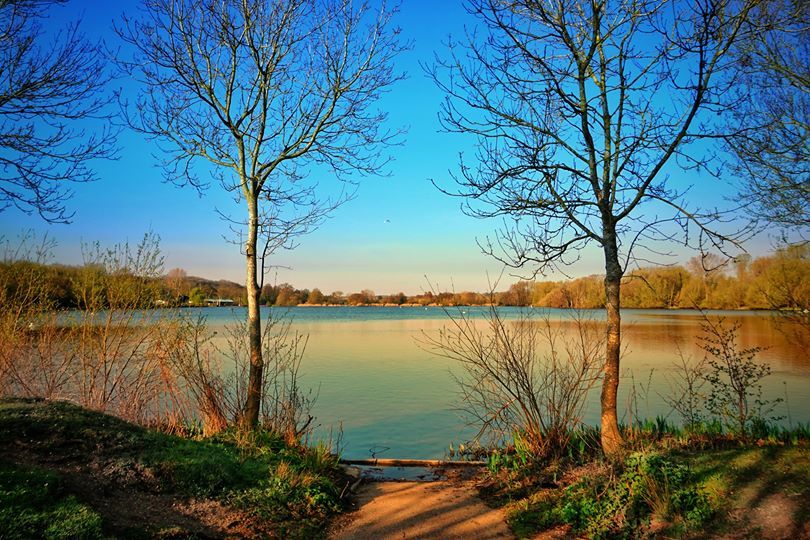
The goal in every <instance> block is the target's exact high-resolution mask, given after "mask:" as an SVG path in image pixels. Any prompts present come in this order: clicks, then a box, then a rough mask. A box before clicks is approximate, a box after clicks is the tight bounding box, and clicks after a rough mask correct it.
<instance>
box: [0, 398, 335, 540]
mask: <svg viewBox="0 0 810 540" xmlns="http://www.w3.org/2000/svg"><path fill="white" fill-rule="evenodd" d="M342 483H343V479H342V477H341V473H340V470H339V468H338V465H337V460H336V458H335V457H334V456H332V455H330V453H329V452H328V450H327V449H325V448H323V447H320V448H316V449H308V448H304V447H293V446H288V445H286V444H285V443H284V442H283V441H282V440H281V439H280V438H277V437H273V436H272V435H269V434H267V433H256V434H249V435H248V434H245V433H240V432H238V431H226V432H224V433H222V434H219V435H217V436H216V437H212V438H207V439H202V438H181V437H177V436H173V435H167V434H165V433H161V432H158V431H154V430H149V429H144V428H142V427H138V426H135V425H133V424H130V423H127V422H124V421H122V420H119V419H117V418H115V417H112V416H108V415H104V414H100V413H97V412H93V411H89V410H86V409H82V408H80V407H77V406H75V405H71V404H68V403H63V402H45V401H40V400H19V399H14V400H2V401H0V538H35V537H44V538H100V537H117V538H142V537H162V538H189V537H190V538H195V537H196V538H217V537H227V536H231V537H232V536H238V537H267V536H269V537H279V536H280V537H300V538H303V537H306V538H310V537H317V536H318V535H320V534H322V532H323V530H324V528H325V525H326V524H327V522H328V521H329V518H330V517H331V516H332V515H333V514H334V513H336V512H338V511H339V510H340V506H341V503H340V493H341V490H342V487H343V485H342Z"/></svg>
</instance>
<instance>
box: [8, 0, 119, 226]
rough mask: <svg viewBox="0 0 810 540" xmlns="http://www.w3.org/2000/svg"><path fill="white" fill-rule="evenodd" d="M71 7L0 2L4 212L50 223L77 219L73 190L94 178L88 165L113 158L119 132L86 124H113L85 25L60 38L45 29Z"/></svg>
mask: <svg viewBox="0 0 810 540" xmlns="http://www.w3.org/2000/svg"><path fill="white" fill-rule="evenodd" d="M65 3H67V1H66V0H0V211H2V210H5V209H7V208H10V207H16V208H18V209H20V210H22V211H23V212H26V213H31V212H37V213H38V214H39V215H40V216H41V217H42V218H43V219H45V220H46V221H49V222H67V221H69V220H70V218H71V216H72V214H71V213H70V212H68V210H67V209H66V207H65V203H66V201H67V200H68V199H69V198H70V196H71V192H70V189H69V188H68V187H67V185H66V184H67V183H69V182H87V181H90V180H94V179H95V178H96V175H95V173H94V172H93V170H92V169H91V168H90V167H89V164H88V162H89V161H91V160H93V159H96V158H109V157H113V155H114V147H113V139H114V135H115V131H114V130H112V129H110V128H109V125H105V126H103V127H101V128H98V129H96V128H95V127H94V128H93V131H92V132H90V131H89V130H87V124H86V121H87V119H88V118H107V115H106V114H105V113H104V111H105V106H106V105H107V104H108V102H109V97H105V96H104V94H103V90H104V87H105V85H106V84H107V82H108V81H109V76H108V70H107V69H106V61H105V56H104V54H103V53H102V51H101V48H100V46H99V45H97V44H94V43H91V42H90V41H88V40H87V39H86V38H85V36H84V35H82V34H81V32H80V31H79V26H78V23H72V24H69V25H67V26H66V27H65V28H63V29H62V30H61V31H59V32H58V33H55V34H54V33H52V32H51V33H49V32H47V31H46V30H44V29H43V26H42V24H41V23H42V20H43V19H44V18H46V17H47V15H48V13H49V11H50V10H51V9H52V8H53V7H55V6H58V5H60V4H65ZM82 122H84V124H82ZM82 126H84V127H82Z"/></svg>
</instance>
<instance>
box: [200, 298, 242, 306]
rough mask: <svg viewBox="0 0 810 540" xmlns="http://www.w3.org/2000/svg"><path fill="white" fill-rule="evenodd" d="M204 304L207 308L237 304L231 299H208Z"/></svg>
mask: <svg viewBox="0 0 810 540" xmlns="http://www.w3.org/2000/svg"><path fill="white" fill-rule="evenodd" d="M203 302H205V305H206V306H232V305H234V304H235V302H234V301H233V300H231V299H230V298H206V299H205V300H203Z"/></svg>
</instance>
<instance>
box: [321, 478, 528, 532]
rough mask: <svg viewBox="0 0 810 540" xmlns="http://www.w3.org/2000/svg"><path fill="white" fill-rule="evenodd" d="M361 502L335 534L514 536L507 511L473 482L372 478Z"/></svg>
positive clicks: (364, 487)
mask: <svg viewBox="0 0 810 540" xmlns="http://www.w3.org/2000/svg"><path fill="white" fill-rule="evenodd" d="M357 502H358V505H359V509H358V510H357V511H355V512H353V513H351V514H348V515H346V516H345V517H344V518H342V519H341V520H339V521H338V522H337V523H336V524H335V526H334V527H333V528H332V534H331V535H330V538H332V539H334V540H348V539H366V538H368V539H371V538H374V539H377V538H397V539H408V538H426V539H427V538H476V539H496V538H498V539H499V538H514V535H512V533H511V531H510V530H509V527H508V526H507V525H506V522H505V521H504V515H503V512H502V511H501V510H495V509H493V508H490V507H488V506H487V505H485V504H484V503H483V502H481V499H479V498H478V493H477V491H476V489H475V486H474V485H473V484H472V483H470V482H458V481H439V482H371V483H368V484H366V485H364V486H363V487H362V488H361V489H360V491H359V493H358V496H357Z"/></svg>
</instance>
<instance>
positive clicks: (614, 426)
mask: <svg viewBox="0 0 810 540" xmlns="http://www.w3.org/2000/svg"><path fill="white" fill-rule="evenodd" d="M605 237H606V238H605V240H606V241H605V247H604V250H605V309H606V310H607V342H606V347H605V369H604V379H603V381H602V398H601V403H602V450H603V451H604V453H605V454H606V455H608V456H612V455H616V454H617V453H618V452H619V451H620V450H621V446H622V435H621V433H620V432H619V419H618V413H617V394H618V389H619V359H620V357H621V347H622V340H621V297H620V292H621V284H622V267H621V265H620V264H619V250H618V247H617V245H616V234H615V231H610V232H609V233H607V234H605Z"/></svg>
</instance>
